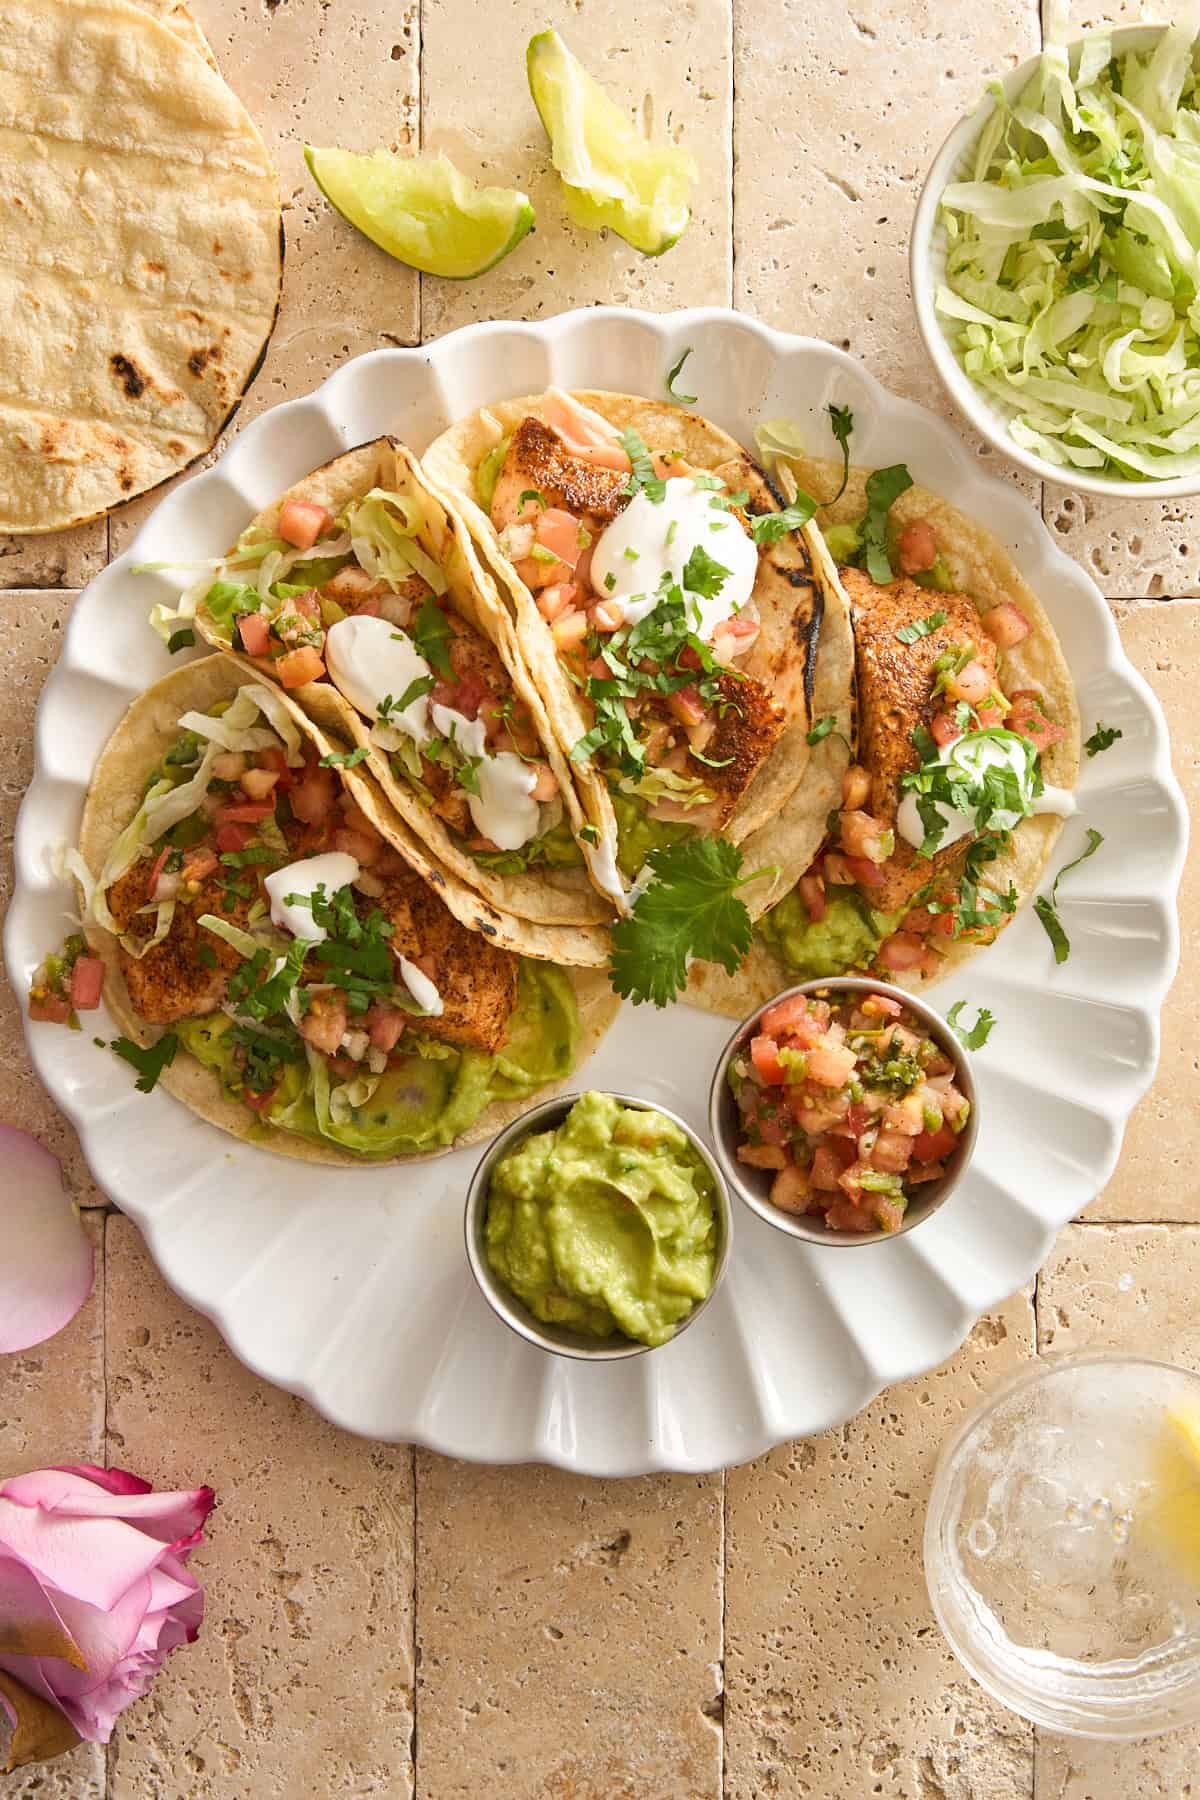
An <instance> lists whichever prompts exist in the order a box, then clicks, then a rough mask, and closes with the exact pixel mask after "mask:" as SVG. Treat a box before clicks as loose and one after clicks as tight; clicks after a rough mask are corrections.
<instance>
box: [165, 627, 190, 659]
mask: <svg viewBox="0 0 1200 1800" xmlns="http://www.w3.org/2000/svg"><path fill="white" fill-rule="evenodd" d="M195 642H196V634H195V632H194V631H193V630H192V628H191V626H190V625H182V626H180V628H179V630H178V631H173V632H172V633H171V635H170V637H169V638H168V639H167V649H168V650H169V651H170V653H171V655H172V656H174V654H175V652H176V651H177V650H190V649H191V648H192V645H193V644H194V643H195Z"/></svg>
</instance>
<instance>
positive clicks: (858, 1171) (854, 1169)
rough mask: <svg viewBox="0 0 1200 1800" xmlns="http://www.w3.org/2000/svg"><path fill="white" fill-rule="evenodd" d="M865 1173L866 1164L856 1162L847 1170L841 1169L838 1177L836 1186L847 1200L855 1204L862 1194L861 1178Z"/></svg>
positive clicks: (866, 1170)
mask: <svg viewBox="0 0 1200 1800" xmlns="http://www.w3.org/2000/svg"><path fill="white" fill-rule="evenodd" d="M867 1172H868V1164H866V1163H862V1162H858V1161H857V1160H856V1161H854V1162H852V1163H851V1164H850V1165H849V1166H848V1167H847V1168H845V1169H843V1170H842V1172H841V1174H840V1175H839V1176H838V1186H839V1187H840V1188H841V1190H842V1192H843V1194H845V1195H847V1196H848V1198H849V1199H850V1200H852V1201H854V1202H855V1203H856V1204H857V1202H858V1197H859V1195H860V1194H861V1193H862V1178H863V1176H864V1175H865V1174H866V1173H867Z"/></svg>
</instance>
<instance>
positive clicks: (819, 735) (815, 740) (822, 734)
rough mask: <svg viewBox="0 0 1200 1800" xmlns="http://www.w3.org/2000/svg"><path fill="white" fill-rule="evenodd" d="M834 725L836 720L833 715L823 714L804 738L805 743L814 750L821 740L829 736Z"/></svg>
mask: <svg viewBox="0 0 1200 1800" xmlns="http://www.w3.org/2000/svg"><path fill="white" fill-rule="evenodd" d="M836 725H837V718H836V716H835V715H834V714H833V713H823V714H822V716H821V717H820V718H819V719H817V720H816V721H815V723H814V725H813V728H812V730H811V731H810V732H809V733H808V734H807V736H806V737H805V740H804V741H805V743H806V744H808V745H810V746H812V747H814V748H815V746H816V745H817V744H819V743H820V742H821V741H822V739H824V738H827V737H828V736H829V734H830V732H831V731H833V730H834V728H835V727H836Z"/></svg>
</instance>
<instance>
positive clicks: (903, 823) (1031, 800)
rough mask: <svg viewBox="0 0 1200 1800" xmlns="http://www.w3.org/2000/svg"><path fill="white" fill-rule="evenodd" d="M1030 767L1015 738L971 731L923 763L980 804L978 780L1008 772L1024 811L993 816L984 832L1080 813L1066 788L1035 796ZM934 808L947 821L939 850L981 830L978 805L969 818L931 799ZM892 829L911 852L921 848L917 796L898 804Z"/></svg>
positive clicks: (1021, 744) (910, 794) (922, 835)
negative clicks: (1038, 816) (1035, 816)
mask: <svg viewBox="0 0 1200 1800" xmlns="http://www.w3.org/2000/svg"><path fill="white" fill-rule="evenodd" d="M1033 766H1034V765H1033V761H1032V759H1031V758H1030V756H1029V754H1028V750H1027V747H1026V744H1025V741H1024V740H1023V739H1022V738H1019V737H1018V736H1017V735H1016V734H1015V733H1014V732H1011V731H998V732H996V731H982V732H980V731H971V732H968V733H967V734H966V736H965V737H961V738H958V739H957V740H956V741H955V742H954V743H953V744H949V745H947V746H946V748H945V749H944V750H943V751H942V754H941V755H940V756H939V757H938V758H937V759H936V761H930V762H927V763H926V764H925V765H924V768H925V770H926V771H929V772H932V771H933V770H936V769H945V770H947V772H948V773H949V776H950V778H951V780H953V781H954V782H956V783H962V784H963V785H965V786H966V787H968V788H974V789H975V791H976V792H977V793H978V796H979V801H980V803H981V802H982V800H983V787H982V778H983V776H984V773H985V771H986V770H988V769H1011V771H1012V773H1013V774H1014V775H1015V776H1016V777H1017V779H1018V780H1019V782H1020V784H1021V799H1022V800H1023V802H1024V806H1023V809H1022V811H1020V812H1015V811H1012V810H1004V811H997V812H994V813H993V814H992V815H991V818H990V819H989V821H988V829H989V830H992V831H1012V830H1013V828H1014V827H1015V826H1017V825H1019V824H1020V822H1021V820H1022V819H1027V818H1028V817H1029V816H1030V814H1031V813H1057V814H1058V816H1059V818H1063V819H1067V818H1070V816H1071V814H1072V813H1074V812H1075V811H1077V810H1078V809H1077V807H1076V803H1075V796H1074V794H1072V793H1070V792H1069V791H1068V789H1066V788H1059V787H1049V786H1048V787H1046V788H1045V789H1044V791H1043V792H1042V793H1040V794H1037V795H1035V794H1034V793H1033V792H1032V787H1031V783H1030V779H1029V774H1030V770H1031V769H1032V767H1033ZM934 804H935V805H936V807H937V809H938V812H939V813H940V815H941V817H942V818H943V819H944V820H945V821H946V830H945V832H944V833H943V835H942V837H941V839H940V840H939V842H938V849H939V850H945V849H946V848H948V846H949V845H951V844H957V843H958V842H959V840H960V839H961V838H965V837H967V836H969V835H971V834H973V833H975V832H977V831H978V830H979V807H978V805H976V806H973V807H972V808H971V809H970V811H968V812H962V811H960V810H959V808H958V807H956V806H950V805H949V804H948V803H947V802H946V801H945V800H939V799H936V798H935V799H934ZM896 829H897V830H898V831H899V833H900V836H901V837H902V838H903V839H904V840H905V842H906V843H909V844H912V845H913V846H914V847H917V848H919V847H920V845H921V844H923V843H924V841H925V827H924V825H923V824H922V822H921V815H920V813H919V812H918V810H917V795H916V793H915V792H913V790H912V789H910V790H909V791H908V792H907V793H906V794H905V795H904V798H903V799H902V800H901V802H900V805H899V808H898V810H897V813H896Z"/></svg>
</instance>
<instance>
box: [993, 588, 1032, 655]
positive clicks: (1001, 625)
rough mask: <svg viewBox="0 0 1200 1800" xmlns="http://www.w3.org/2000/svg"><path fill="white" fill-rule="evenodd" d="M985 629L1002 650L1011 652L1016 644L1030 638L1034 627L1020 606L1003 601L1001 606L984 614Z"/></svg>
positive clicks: (994, 607)
mask: <svg viewBox="0 0 1200 1800" xmlns="http://www.w3.org/2000/svg"><path fill="white" fill-rule="evenodd" d="M983 629H984V630H985V631H986V632H987V634H988V636H989V637H990V638H991V640H992V642H993V643H994V644H998V645H999V647H1000V649H1001V650H1011V649H1012V647H1013V645H1014V644H1019V643H1021V641H1022V640H1023V639H1024V638H1027V637H1028V636H1029V634H1030V632H1031V631H1032V630H1033V626H1032V625H1031V624H1030V623H1029V620H1028V619H1027V618H1026V617H1025V614H1024V613H1023V612H1022V611H1021V609H1020V607H1019V606H1013V605H1012V603H1011V601H1008V600H1002V601H1001V602H1000V604H999V606H991V607H989V608H988V610H987V612H985V613H984V615H983Z"/></svg>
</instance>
